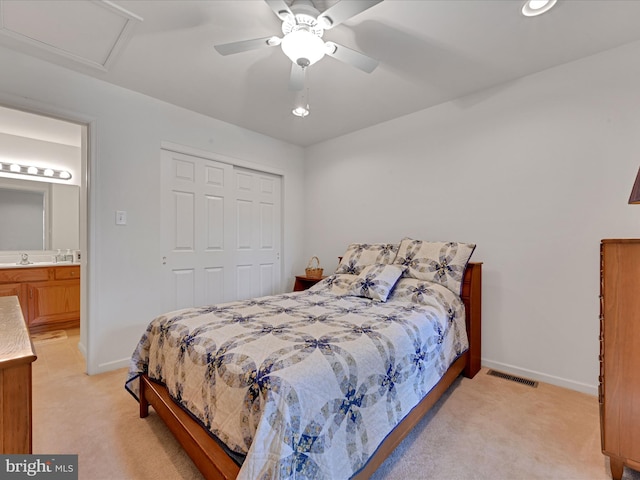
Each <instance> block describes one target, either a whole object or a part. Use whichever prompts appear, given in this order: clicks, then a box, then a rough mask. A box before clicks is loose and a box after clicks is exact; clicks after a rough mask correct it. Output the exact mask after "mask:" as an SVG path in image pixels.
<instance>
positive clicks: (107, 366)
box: [94, 357, 131, 373]
mask: <svg viewBox="0 0 640 480" xmlns="http://www.w3.org/2000/svg"><path fill="white" fill-rule="evenodd" d="M129 362H131V358H130V357H127V358H123V359H121V360H114V361H113V362H106V363H100V364H98V370H97V371H96V372H94V373H106V372H110V371H111V370H118V369H119V368H125V367H128V366H129Z"/></svg>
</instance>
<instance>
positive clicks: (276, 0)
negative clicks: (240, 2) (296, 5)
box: [264, 0, 293, 22]
mask: <svg viewBox="0 0 640 480" xmlns="http://www.w3.org/2000/svg"><path fill="white" fill-rule="evenodd" d="M264 1H265V2H267V5H269V7H271V10H273V13H275V14H276V15H277V16H278V18H279V19H280V20H282V21H283V22H284V21H285V20H286V19H287V17H289V16H291V17H293V13H292V12H291V9H290V8H289V5H287V3H286V2H285V1H284V0H264Z"/></svg>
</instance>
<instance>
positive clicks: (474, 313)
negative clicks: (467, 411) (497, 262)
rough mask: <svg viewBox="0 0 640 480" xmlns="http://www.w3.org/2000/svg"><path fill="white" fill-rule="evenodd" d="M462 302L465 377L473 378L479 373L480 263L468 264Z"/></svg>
mask: <svg viewBox="0 0 640 480" xmlns="http://www.w3.org/2000/svg"><path fill="white" fill-rule="evenodd" d="M461 296H462V301H463V302H464V308H465V310H466V315H465V320H466V323H467V336H468V337H469V361H468V362H467V366H466V367H465V369H464V375H465V377H469V378H473V377H474V376H475V374H476V373H478V372H479V371H480V358H481V353H482V336H481V334H482V262H469V263H468V264H467V269H466V270H465V272H464V279H463V281H462V295H461Z"/></svg>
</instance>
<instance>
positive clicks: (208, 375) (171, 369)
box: [125, 239, 482, 479]
mask: <svg viewBox="0 0 640 480" xmlns="http://www.w3.org/2000/svg"><path fill="white" fill-rule="evenodd" d="M474 248H475V245H472V244H460V243H456V242H446V243H442V242H422V241H416V240H412V239H403V240H402V242H401V243H400V244H395V245H394V244H352V245H350V246H349V248H348V249H347V253H346V254H345V255H344V256H343V257H342V258H341V261H340V264H339V266H338V269H337V270H336V273H335V274H333V275H330V276H329V277H328V278H326V279H324V280H323V281H321V282H319V283H318V284H316V285H315V286H313V287H312V288H310V289H308V290H305V291H302V292H294V293H288V294H282V295H274V296H269V297H262V298H257V299H251V300H246V301H239V302H231V303H226V304H221V305H213V306H205V307H200V308H189V309H183V310H179V311H176V312H170V313H167V314H165V315H161V316H159V317H157V318H156V319H154V320H153V321H152V322H151V323H150V324H149V327H148V328H147V331H146V332H145V333H144V334H143V336H142V338H141V340H140V342H139V344H138V346H137V348H136V350H135V352H134V354H133V356H132V360H131V366H130V369H129V373H128V377H127V380H126V383H125V387H126V389H127V390H128V391H129V392H130V393H131V394H132V395H133V396H134V397H135V398H136V399H138V401H139V403H140V416H141V417H143V418H144V417H146V416H147V415H148V409H149V405H151V406H153V407H154V409H155V411H156V412H157V414H158V415H159V416H160V417H161V418H162V419H163V421H164V422H165V423H166V425H167V426H168V428H169V429H170V430H171V431H172V433H173V434H174V436H175V437H176V439H177V440H178V441H179V442H180V444H181V445H182V446H183V448H184V449H185V451H186V452H187V453H188V455H189V456H190V457H191V458H192V460H193V461H194V463H195V464H196V466H197V467H198V469H199V470H200V471H201V472H202V474H203V475H204V476H205V477H206V478H225V479H226V478H229V479H231V478H243V479H257V478H330V479H334V478H368V477H369V476H370V475H371V474H372V473H373V472H374V471H375V470H376V469H377V467H378V466H379V465H380V464H381V463H382V462H383V461H384V459H385V458H386V457H387V456H388V455H389V454H390V453H391V452H392V451H393V449H394V448H395V447H396V446H397V445H398V444H399V443H400V441H401V440H402V439H403V438H404V437H405V436H406V435H407V434H408V433H409V431H411V429H412V428H413V426H415V425H416V424H417V423H418V422H419V421H420V419H421V418H422V417H423V416H424V414H425V413H426V412H427V411H428V410H429V409H430V408H431V406H432V405H433V404H434V403H435V402H436V401H437V400H438V398H440V396H441V395H442V394H443V393H444V392H445V391H446V390H447V389H448V388H449V386H450V385H451V384H452V383H453V382H454V381H455V379H456V378H457V377H458V376H459V375H460V374H461V373H464V375H465V376H467V377H469V378H473V376H474V375H475V374H476V373H477V372H478V371H479V370H480V348H481V346H480V343H481V340H480V330H481V284H482V280H481V277H482V264H481V263H473V262H469V257H470V256H471V253H472V252H473V249H474Z"/></svg>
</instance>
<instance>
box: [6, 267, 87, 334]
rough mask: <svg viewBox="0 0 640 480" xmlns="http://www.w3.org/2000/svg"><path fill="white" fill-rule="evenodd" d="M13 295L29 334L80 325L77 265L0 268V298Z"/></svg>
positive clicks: (78, 272)
mask: <svg viewBox="0 0 640 480" xmlns="http://www.w3.org/2000/svg"><path fill="white" fill-rule="evenodd" d="M11 295H15V296H17V297H18V300H19V301H20V307H21V308H22V314H23V315H24V318H25V319H26V322H27V325H28V326H29V331H30V332H31V333H36V332H44V331H47V330H58V329H63V328H75V327H79V326H80V266H79V265H73V264H69V265H56V266H47V267H35V266H29V267H16V268H1V269H0V297H2V296H11Z"/></svg>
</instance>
